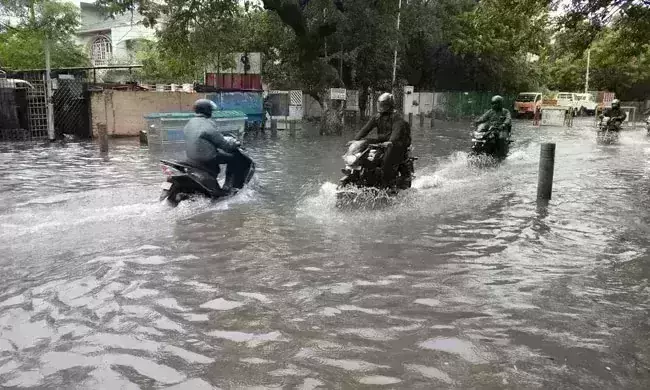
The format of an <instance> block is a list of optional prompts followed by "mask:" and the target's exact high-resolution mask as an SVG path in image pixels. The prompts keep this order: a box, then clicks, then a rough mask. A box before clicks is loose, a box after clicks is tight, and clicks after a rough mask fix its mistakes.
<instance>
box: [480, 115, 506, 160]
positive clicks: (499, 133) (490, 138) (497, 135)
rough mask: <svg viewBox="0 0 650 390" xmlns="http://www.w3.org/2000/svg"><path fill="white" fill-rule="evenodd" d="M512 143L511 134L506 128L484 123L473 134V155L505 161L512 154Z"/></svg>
mask: <svg viewBox="0 0 650 390" xmlns="http://www.w3.org/2000/svg"><path fill="white" fill-rule="evenodd" d="M511 143H512V141H511V140H510V132H509V131H508V130H506V129H505V128H504V126H498V125H494V124H492V125H490V124H487V123H482V124H480V125H479V126H478V127H477V128H476V130H475V131H474V133H473V134H472V150H471V154H472V155H474V156H479V155H486V156H490V157H494V158H498V159H504V158H506V157H507V156H508V153H509V152H510V144H511Z"/></svg>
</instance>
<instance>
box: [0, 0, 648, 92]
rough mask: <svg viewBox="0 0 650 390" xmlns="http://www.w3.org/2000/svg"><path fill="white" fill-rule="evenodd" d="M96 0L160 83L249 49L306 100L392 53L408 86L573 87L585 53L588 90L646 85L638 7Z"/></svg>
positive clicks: (355, 82) (528, 0)
mask: <svg viewBox="0 0 650 390" xmlns="http://www.w3.org/2000/svg"><path fill="white" fill-rule="evenodd" d="M0 1H2V0H0ZM5 1H6V0H5ZM99 3H100V4H101V5H103V6H104V9H105V10H106V12H107V13H108V14H116V13H122V12H131V11H138V12H140V13H141V14H142V15H144V17H145V21H146V22H147V23H148V24H149V25H153V24H157V25H159V27H161V29H160V33H159V42H158V43H157V44H151V45H150V46H148V47H145V48H143V49H142V50H141V51H140V54H139V58H140V59H141V61H142V62H143V64H144V69H143V74H146V75H148V77H151V78H154V79H160V80H169V81H171V80H172V79H173V80H177V81H178V80H186V79H189V78H194V77H195V75H196V74H197V73H200V72H202V71H203V69H204V68H205V67H206V66H207V67H212V66H213V65H214V66H220V67H226V66H229V65H231V64H228V63H227V61H229V60H230V58H231V56H230V54H231V53H233V52H240V51H256V52H261V53H262V54H263V68H262V69H263V74H264V79H265V80H266V81H267V82H269V81H270V82H271V84H272V85H273V86H274V87H276V88H302V89H303V90H306V91H308V92H309V93H311V94H312V95H313V96H322V95H323V92H324V91H325V90H326V89H327V88H330V87H334V86H346V87H348V88H359V89H364V90H365V89H366V87H372V88H375V89H384V90H387V89H390V88H391V87H392V85H391V84H392V66H393V51H394V50H395V49H397V51H398V72H397V83H398V84H404V83H409V84H411V85H415V86H416V88H418V89H432V88H433V89H436V90H459V91H470V90H476V91H494V92H501V93H507V92H515V93H516V92H519V91H521V90H540V89H543V88H545V87H551V88H553V89H561V90H573V91H575V90H581V89H582V88H583V85H584V72H585V68H586V57H585V50H586V49H587V48H588V47H591V49H592V52H591V54H592V56H591V57H592V58H591V60H592V61H591V69H592V71H591V82H590V84H591V86H592V87H593V88H598V89H610V90H614V91H616V92H617V93H618V94H619V95H622V96H624V95H626V94H628V95H630V96H632V95H634V96H637V95H638V96H640V95H641V94H642V93H643V88H641V90H639V86H643V85H645V84H647V83H648V79H649V77H648V76H647V74H646V73H648V72H649V70H648V69H650V66H648V50H649V47H648V44H649V43H650V7H649V6H648V5H650V4H649V3H650V0H641V1H632V0H625V1H623V2H620V1H616V2H614V1H613V0H596V1H593V0H573V1H572V2H571V3H570V4H569V5H568V12H566V13H564V14H562V16H561V17H560V18H559V19H557V20H551V17H550V15H549V11H550V10H551V8H552V7H553V5H552V4H556V3H557V2H550V1H548V0H508V1H506V0H482V1H480V2H476V1H475V0H436V1H432V0H409V1H403V2H402V10H401V26H400V30H399V31H397V30H396V28H395V22H396V16H397V11H398V10H397V3H398V2H397V1H396V0H395V1H394V0H345V1H340V0H309V1H305V0H262V1H261V3H262V5H263V8H259V7H256V6H254V5H253V4H254V3H255V2H247V4H246V5H242V4H241V3H240V2H239V1H238V0H207V1H201V0H190V1H185V0H166V1H154V0H99ZM612 7H614V8H616V9H618V8H619V7H620V12H618V13H613V14H612V12H611V11H612V9H614V8H612ZM610 14H612V15H615V16H614V17H612V16H611V15H610ZM605 22H607V23H608V24H605ZM531 54H534V55H536V56H537V57H538V60H532V61H531V58H530V57H531Z"/></svg>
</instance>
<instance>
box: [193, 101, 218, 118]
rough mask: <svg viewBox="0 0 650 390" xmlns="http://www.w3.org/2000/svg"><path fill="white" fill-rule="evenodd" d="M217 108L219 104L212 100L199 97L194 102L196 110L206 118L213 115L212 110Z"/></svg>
mask: <svg viewBox="0 0 650 390" xmlns="http://www.w3.org/2000/svg"><path fill="white" fill-rule="evenodd" d="M216 109H217V105H216V104H214V102H213V101H212V100H208V99H199V100H197V101H195V102H194V112H195V113H197V114H199V115H202V116H204V117H206V118H210V117H212V111H213V110H216Z"/></svg>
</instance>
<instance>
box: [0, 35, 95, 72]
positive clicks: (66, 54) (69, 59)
mask: <svg viewBox="0 0 650 390" xmlns="http://www.w3.org/2000/svg"><path fill="white" fill-rule="evenodd" d="M50 58H51V64H52V68H68V67H76V66H87V65H88V63H89V61H88V58H87V57H86V55H85V53H84V52H83V50H82V49H81V47H79V46H77V45H76V44H75V43H74V42H72V40H70V39H64V38H60V39H58V40H55V41H52V42H51V47H50ZM0 67H2V68H6V69H43V68H45V46H44V44H43V37H42V35H41V33H40V32H39V31H34V30H32V29H20V30H9V31H7V32H5V33H0Z"/></svg>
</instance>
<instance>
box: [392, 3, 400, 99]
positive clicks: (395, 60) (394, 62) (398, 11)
mask: <svg viewBox="0 0 650 390" xmlns="http://www.w3.org/2000/svg"><path fill="white" fill-rule="evenodd" d="M401 13H402V0H399V5H398V7H397V33H399V21H400V14H401ZM397 43H399V38H398V39H397V40H396V45H395V52H394V53H393V88H395V78H396V76H397Z"/></svg>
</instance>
